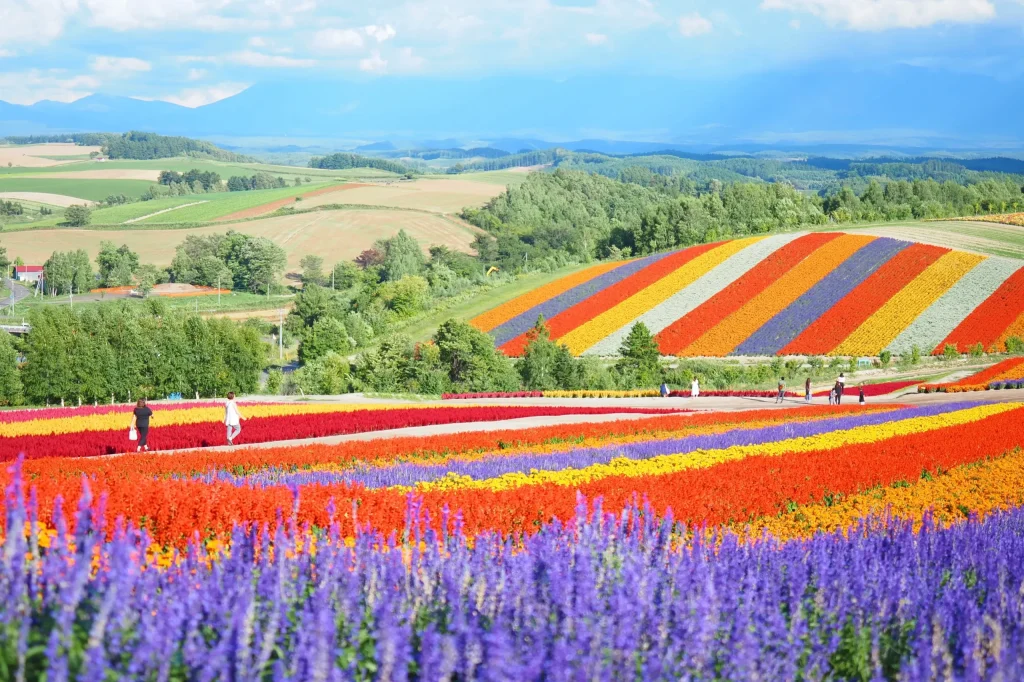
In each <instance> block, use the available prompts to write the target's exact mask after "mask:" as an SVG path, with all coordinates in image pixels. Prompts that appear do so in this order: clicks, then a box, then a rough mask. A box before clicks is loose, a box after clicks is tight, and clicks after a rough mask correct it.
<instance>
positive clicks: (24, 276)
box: [14, 265, 43, 282]
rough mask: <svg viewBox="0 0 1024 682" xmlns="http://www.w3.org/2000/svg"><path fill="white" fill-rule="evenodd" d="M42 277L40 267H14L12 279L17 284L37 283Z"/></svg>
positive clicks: (41, 268) (41, 267)
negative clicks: (17, 282)
mask: <svg viewBox="0 0 1024 682" xmlns="http://www.w3.org/2000/svg"><path fill="white" fill-rule="evenodd" d="M42 277H43V266H42V265H15V266H14V279H16V280H18V281H19V282H38V281H39V280H40V279H42Z"/></svg>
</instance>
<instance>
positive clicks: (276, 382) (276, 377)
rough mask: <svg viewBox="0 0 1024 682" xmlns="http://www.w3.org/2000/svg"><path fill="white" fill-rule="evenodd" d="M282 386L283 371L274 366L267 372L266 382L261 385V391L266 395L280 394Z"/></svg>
mask: <svg viewBox="0 0 1024 682" xmlns="http://www.w3.org/2000/svg"><path fill="white" fill-rule="evenodd" d="M282 388H284V372H282V371H281V370H280V369H279V368H277V367H274V368H273V369H271V370H270V371H269V372H267V383H266V385H265V386H264V387H263V392H264V393H266V394H267V395H281V389H282Z"/></svg>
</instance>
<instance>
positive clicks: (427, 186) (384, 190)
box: [303, 178, 505, 213]
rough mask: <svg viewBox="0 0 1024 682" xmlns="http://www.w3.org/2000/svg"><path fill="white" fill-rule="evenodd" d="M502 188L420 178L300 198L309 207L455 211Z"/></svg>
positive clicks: (491, 195) (495, 194)
mask: <svg viewBox="0 0 1024 682" xmlns="http://www.w3.org/2000/svg"><path fill="white" fill-rule="evenodd" d="M504 191H505V188H504V187H503V186H502V185H498V184H491V183H486V182H474V181H471V180H462V179H459V180H448V179H435V178H422V179H417V180H411V181H402V182H398V181H396V182H392V183H389V184H374V185H372V186H367V187H353V188H351V189H344V190H342V191H338V192H330V193H326V194H321V195H320V196H318V197H316V198H314V199H311V200H308V201H303V206H304V207H307V208H312V207H314V206H325V205H330V204H361V205H369V206H389V207H395V208H415V209H420V210H424V211H431V212H434V213H457V212H459V211H461V210H462V209H463V208H464V207H466V206H482V205H483V204H485V203H487V201H489V200H490V199H493V198H494V197H496V196H498V195H499V194H501V193H502V192H504Z"/></svg>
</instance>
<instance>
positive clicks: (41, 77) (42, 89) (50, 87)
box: [0, 69, 100, 104]
mask: <svg viewBox="0 0 1024 682" xmlns="http://www.w3.org/2000/svg"><path fill="white" fill-rule="evenodd" d="M99 86H100V81H99V80H98V79H97V78H96V77H95V76H90V75H80V76H70V77H64V76H63V75H62V74H61V72H59V71H41V70H39V69H32V70H31V71H20V72H9V73H0V93H3V94H2V96H0V99H3V100H4V101H5V102H10V103H11V104H34V103H36V102H38V101H40V100H44V99H48V100H53V101H56V102H74V101H75V100H76V99H81V98H82V97H85V96H87V95H91V94H92V93H93V92H95V91H96V88H98V87H99Z"/></svg>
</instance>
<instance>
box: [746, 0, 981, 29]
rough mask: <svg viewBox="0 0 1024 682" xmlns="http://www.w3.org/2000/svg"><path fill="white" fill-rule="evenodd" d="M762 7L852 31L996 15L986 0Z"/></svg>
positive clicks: (772, 2) (820, 0)
mask: <svg viewBox="0 0 1024 682" xmlns="http://www.w3.org/2000/svg"><path fill="white" fill-rule="evenodd" d="M761 9H766V10H789V11H793V12H807V13H809V14H813V15H814V16H816V17H820V18H822V19H823V20H824V21H825V22H826V23H828V24H831V25H833V26H844V27H846V28H849V29H852V30H854V31H884V30H886V29H891V28H923V27H926V26H932V25H934V24H938V23H978V22H983V21H988V20H989V19H992V18H993V17H995V15H996V9H995V7H994V6H993V5H992V3H991V2H990V1H989V0H762V2H761Z"/></svg>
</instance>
